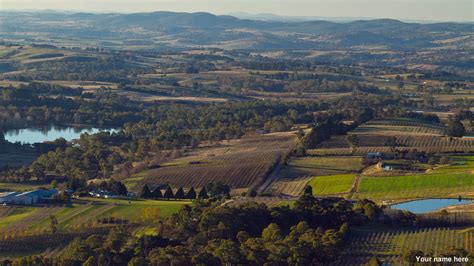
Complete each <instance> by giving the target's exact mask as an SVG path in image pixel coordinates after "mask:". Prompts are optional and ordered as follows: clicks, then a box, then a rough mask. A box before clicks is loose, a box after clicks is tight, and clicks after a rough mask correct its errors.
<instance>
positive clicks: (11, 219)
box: [0, 198, 190, 236]
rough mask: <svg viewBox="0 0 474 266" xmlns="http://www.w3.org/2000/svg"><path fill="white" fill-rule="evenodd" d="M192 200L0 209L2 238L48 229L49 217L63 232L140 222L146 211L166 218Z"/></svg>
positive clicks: (97, 201) (101, 201) (106, 201)
mask: <svg viewBox="0 0 474 266" xmlns="http://www.w3.org/2000/svg"><path fill="white" fill-rule="evenodd" d="M186 204H190V202H189V201H155V200H133V201H131V202H130V203H129V202H128V200H119V199H112V200H109V199H95V198H86V199H81V200H76V201H74V202H73V203H72V204H70V205H58V206H38V207H10V206H3V207H0V236H6V235H15V234H22V235H27V234H28V235H30V234H37V233H41V232H46V231H48V230H49V224H50V221H49V216H50V215H54V216H55V217H56V218H57V220H58V227H59V228H60V230H63V231H65V232H66V231H68V230H67V229H77V228H83V227H85V226H97V225H98V224H97V220H99V219H102V218H104V219H108V218H112V217H113V218H116V219H121V220H127V221H128V222H132V223H140V222H141V217H142V214H143V210H144V209H145V208H157V209H159V210H160V211H159V213H160V217H163V218H166V217H168V216H170V215H171V214H173V213H175V212H177V211H178V210H179V209H180V208H181V207H182V206H183V205H186Z"/></svg>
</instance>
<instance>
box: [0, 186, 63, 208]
mask: <svg viewBox="0 0 474 266" xmlns="http://www.w3.org/2000/svg"><path fill="white" fill-rule="evenodd" d="M56 194H58V190H57V189H50V190H46V189H37V190H32V191H27V192H9V193H4V194H0V204H18V205H33V204H36V203H38V202H41V201H44V200H47V199H50V198H52V197H53V196H54V195H56Z"/></svg>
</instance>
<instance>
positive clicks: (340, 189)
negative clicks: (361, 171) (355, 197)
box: [308, 174, 356, 196]
mask: <svg viewBox="0 0 474 266" xmlns="http://www.w3.org/2000/svg"><path fill="white" fill-rule="evenodd" d="M355 178H356V175H354V174H347V175H333V176H317V177H313V179H311V181H309V182H308V185H310V186H311V187H312V188H313V194H314V195H317V196H327V195H335V194H344V193H348V192H349V190H350V189H351V187H352V185H353V184H354V180H355Z"/></svg>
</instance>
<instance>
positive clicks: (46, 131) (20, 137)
mask: <svg viewBox="0 0 474 266" xmlns="http://www.w3.org/2000/svg"><path fill="white" fill-rule="evenodd" d="M100 131H110V132H117V131H118V130H116V129H99V128H75V127H54V126H53V127H46V128H23V129H14V130H8V131H6V132H5V133H4V134H5V139H6V140H7V141H8V142H11V143H15V142H20V143H22V144H34V143H42V142H45V141H54V140H56V139H58V138H64V139H65V140H67V141H70V140H73V139H78V138H79V137H80V136H81V134H82V133H86V132H87V133H89V134H94V133H97V132H100Z"/></svg>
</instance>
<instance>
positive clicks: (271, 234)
mask: <svg viewBox="0 0 474 266" xmlns="http://www.w3.org/2000/svg"><path fill="white" fill-rule="evenodd" d="M262 238H263V240H264V241H265V242H275V241H278V240H280V239H282V235H281V229H280V227H279V226H278V225H277V224H276V223H271V224H269V225H268V226H267V227H266V228H265V229H263V232H262Z"/></svg>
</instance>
